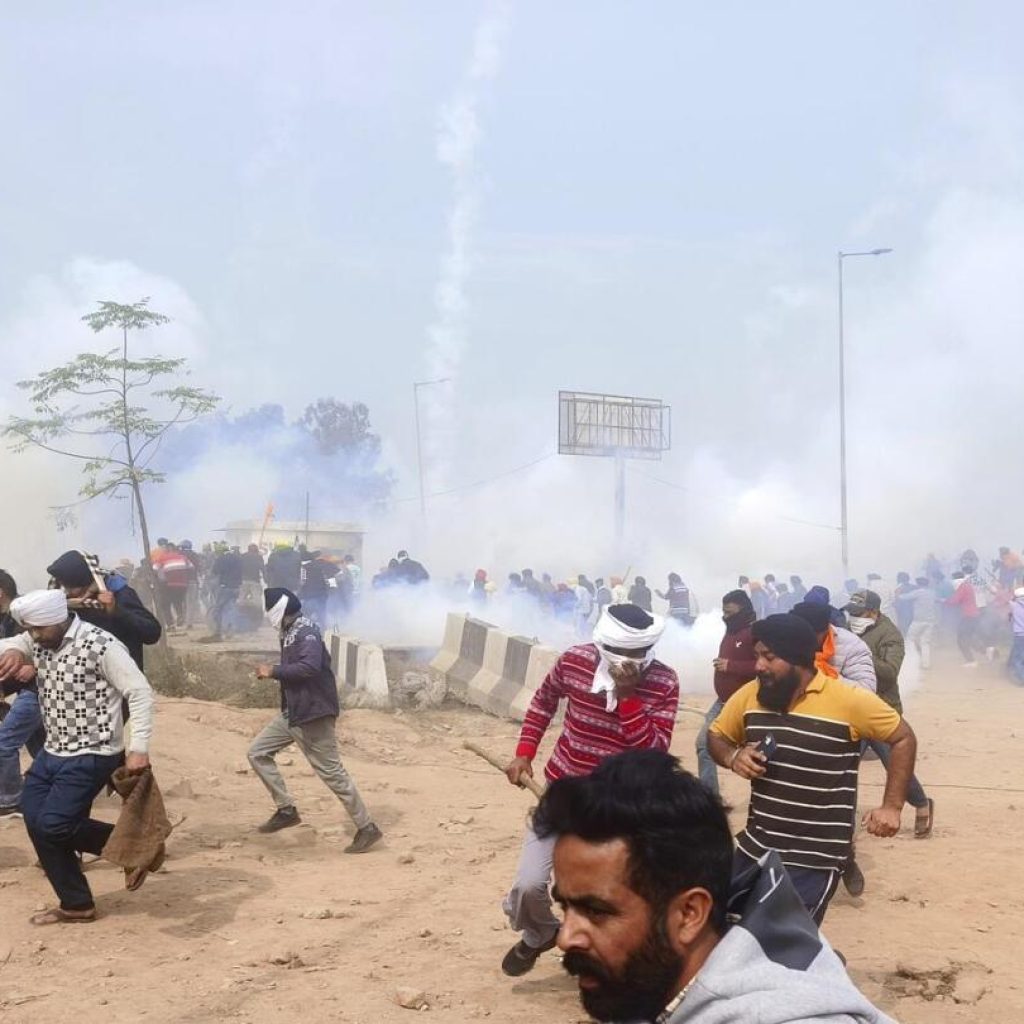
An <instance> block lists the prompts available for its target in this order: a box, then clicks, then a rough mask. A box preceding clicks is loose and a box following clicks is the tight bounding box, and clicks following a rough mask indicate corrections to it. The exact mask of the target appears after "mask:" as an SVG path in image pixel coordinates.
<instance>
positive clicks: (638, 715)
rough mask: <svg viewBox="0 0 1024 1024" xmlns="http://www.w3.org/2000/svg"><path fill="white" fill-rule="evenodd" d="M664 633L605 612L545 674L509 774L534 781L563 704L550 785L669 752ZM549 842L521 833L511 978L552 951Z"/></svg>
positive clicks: (671, 696) (670, 688)
mask: <svg viewBox="0 0 1024 1024" xmlns="http://www.w3.org/2000/svg"><path fill="white" fill-rule="evenodd" d="M664 629H665V620H664V619H663V618H662V617H661V616H655V615H651V614H650V613H648V612H645V611H644V610H643V609H642V608H638V607H637V606H636V605H631V604H613V605H609V606H608V607H607V608H605V609H604V611H602V613H601V617H600V618H599V619H598V621H597V625H596V626H595V627H594V638H593V642H592V643H589V644H581V645H579V646H578V647H572V648H570V649H569V650H568V651H566V652H565V654H563V655H562V656H561V657H560V658H559V659H558V661H556V662H555V664H554V667H553V668H552V669H551V671H550V672H549V673H548V675H547V677H546V678H545V680H544V682H543V683H541V685H540V686H539V687H538V689H537V692H536V693H535V694H534V696H533V700H531V701H530V707H529V709H528V710H527V712H526V717H525V718H524V719H523V728H522V732H521V734H520V737H519V745H518V746H517V747H516V756H515V757H514V758H513V760H512V762H511V764H509V766H508V768H507V770H506V774H507V775H508V779H509V782H511V783H513V784H514V785H517V786H518V785H521V780H522V778H523V776H529V777H530V778H532V777H533V759H534V757H535V756H536V754H537V749H538V747H539V746H540V743H541V740H542V739H543V737H544V733H545V732H546V731H547V727H548V725H549V724H550V723H551V719H552V718H553V717H554V715H555V712H556V711H557V710H558V706H559V704H560V703H561V702H562V700H565V702H566V709H565V721H564V723H563V725H562V734H561V736H559V738H558V741H557V743H556V744H555V749H554V751H553V752H552V754H551V758H550V759H549V760H548V763H547V766H546V767H545V770H544V774H545V776H546V777H547V780H548V781H549V782H554V781H555V780H556V779H560V778H562V777H564V776H583V775H589V774H590V773H591V772H592V771H594V769H595V768H597V766H598V765H599V764H600V763H601V762H602V761H603V760H604V759H605V758H607V757H610V756H611V755H613V754H619V753H621V752H622V751H625V750H645V749H653V750H668V748H669V744H670V743H671V742H672V730H673V728H674V727H675V722H676V711H677V709H678V706H679V680H678V679H677V678H676V674H675V672H674V671H673V670H672V669H671V668H669V667H668V666H667V665H663V664H662V663H661V662H660V661H656V660H655V658H654V645H655V643H656V642H657V641H658V638H659V637H660V636H661V634H662V632H663V631H664ZM553 850H554V839H553V838H548V839H541V838H539V837H538V836H537V835H536V834H535V833H534V831H533V829H532V828H531V827H529V826H528V827H527V831H526V837H525V839H524V841H523V849H522V854H521V856H520V861H519V868H518V871H517V873H516V879H515V882H514V883H513V885H512V889H511V890H510V891H509V893H508V895H507V896H506V897H505V902H504V904H503V907H504V910H505V913H506V915H507V916H508V919H509V922H510V923H511V925H512V927H513V929H514V930H515V931H518V932H521V933H522V939H521V940H520V941H519V942H517V943H516V944H515V945H514V946H513V947H512V948H511V949H510V950H509V951H508V953H506V954H505V959H504V960H503V961H502V964H501V969H502V970H503V971H504V972H505V973H506V974H508V975H510V976H512V977H518V976H519V975H522V974H525V973H526V972H527V971H529V970H531V969H532V968H533V965H534V964H535V963H536V962H537V959H538V958H539V957H540V955H541V954H542V953H543V952H544V951H545V950H548V949H551V948H553V946H554V944H555V938H556V936H557V934H558V927H559V924H558V919H557V918H556V917H555V915H554V913H553V912H552V910H551V896H550V893H549V891H548V888H549V885H550V881H551V858H552V853H553Z"/></svg>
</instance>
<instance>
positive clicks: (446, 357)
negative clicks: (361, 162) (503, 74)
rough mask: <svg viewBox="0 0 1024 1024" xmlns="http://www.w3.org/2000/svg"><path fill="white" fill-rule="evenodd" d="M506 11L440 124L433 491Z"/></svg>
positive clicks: (430, 457)
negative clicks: (444, 214) (483, 112)
mask: <svg viewBox="0 0 1024 1024" xmlns="http://www.w3.org/2000/svg"><path fill="white" fill-rule="evenodd" d="M507 25H508V6H507V5H506V4H505V3H501V2H498V3H493V4H490V5H489V6H488V8H487V9H486V11H485V13H484V15H483V18H482V19H481V21H480V24H479V25H478V26H477V29H476V33H475V36H474V39H473V50H472V53H471V55H470V59H469V63H468V64H467V66H466V71H465V74H464V76H463V79H462V82H461V83H460V84H459V87H458V89H457V91H456V92H455V95H454V96H453V97H452V98H451V99H450V100H449V101H448V102H447V103H445V104H444V105H443V106H442V108H441V111H440V116H439V119H438V130H437V141H436V147H437V148H436V155H437V159H438V161H439V162H440V163H441V164H443V165H444V166H445V167H446V168H448V170H449V172H450V173H451V178H452V205H451V211H450V213H449V217H448V238H447V245H446V249H445V252H444V255H443V257H442V260H441V269H440V275H439V278H438V282H437V287H436V289H435V292H434V322H433V323H432V324H431V326H430V328H429V329H428V331H427V338H428V343H427V359H426V366H427V374H428V377H429V378H430V379H431V380H438V379H444V378H447V383H446V384H443V385H439V386H437V387H433V388H428V389H426V390H424V392H423V401H424V411H425V413H426V426H427V430H426V444H425V448H426V455H427V466H428V468H429V471H430V472H429V480H430V484H431V486H432V487H439V486H443V485H444V484H445V483H446V480H447V476H448V472H449V468H450V463H451V459H452V449H453V443H454V438H455V413H454V410H453V400H454V394H455V388H456V385H457V382H458V375H459V368H460V364H461V362H462V355H463V352H464V351H465V347H466V341H467V335H468V326H469V325H468V320H469V302H468V298H467V294H466V287H467V283H468V281H469V275H470V272H471V270H472V265H473V234H474V230H475V227H476V220H477V213H478V206H479V196H478V188H477V172H476V158H477V149H478V146H479V142H480V125H479V107H480V102H481V98H482V93H483V88H484V86H485V85H486V84H487V82H489V81H491V80H492V79H493V78H494V77H495V75H496V74H497V73H498V68H499V65H500V58H501V42H502V39H503V37H504V34H505V30H506V28H507Z"/></svg>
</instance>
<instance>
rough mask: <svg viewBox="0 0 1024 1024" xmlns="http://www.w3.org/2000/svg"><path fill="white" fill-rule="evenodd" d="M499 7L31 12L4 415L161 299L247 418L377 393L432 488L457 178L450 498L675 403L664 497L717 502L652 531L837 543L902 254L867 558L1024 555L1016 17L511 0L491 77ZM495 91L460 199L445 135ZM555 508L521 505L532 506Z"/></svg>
mask: <svg viewBox="0 0 1024 1024" xmlns="http://www.w3.org/2000/svg"><path fill="white" fill-rule="evenodd" d="M494 12H495V7H494V6H493V5H487V4H484V3H479V2H455V0H445V2H443V3H442V2H437V3H422V2H407V3H372V4H371V3H362V4H357V3H342V2H337V3H313V2H307V3H299V4H282V3H269V2H259V0H245V2H237V3H228V2H223V3H216V2H202V3H189V2H184V0H178V2H176V3H173V4H172V3H157V2H149V3H113V2H111V3H102V2H94V3H90V4H86V5H83V4H80V3H74V2H64V3H61V2H51V3H47V4H28V5H20V6H19V7H18V9H17V10H15V9H14V8H11V9H10V10H9V11H8V12H7V13H6V16H5V19H4V30H3V32H2V33H0V118H2V123H3V125H4V143H5V144H4V147H3V150H4V159H3V166H2V172H0V174H2V178H0V180H2V182H3V188H2V190H0V204H2V210H0V214H2V215H0V346H2V347H3V350H4V357H3V358H4V364H5V369H6V370H7V371H8V373H5V383H4V384H3V385H2V386H0V409H6V410H9V409H10V408H12V407H14V403H16V401H17V397H16V395H15V393H14V389H13V388H12V387H11V386H10V381H11V379H13V378H14V377H17V376H22V375H25V374H28V373H31V372H33V371H35V370H37V369H40V368H42V365H43V364H44V363H45V362H51V361H53V360H55V359H57V358H62V357H65V356H67V355H69V354H72V353H74V352H76V351H78V350H79V349H80V348H81V347H82V341H83V337H84V336H83V335H81V334H80V333H78V332H77V331H76V329H75V318H76V317H77V316H78V315H80V314H81V313H82V312H85V311H86V310H87V309H88V307H89V305H90V304H91V303H92V302H94V301H96V300H99V299H106V298H112V299H119V300H123V301H131V300H134V299H135V298H138V297H140V295H143V294H152V296H153V304H154V306H155V307H157V308H159V309H162V310H164V311H166V312H168V313H171V314H172V315H173V316H175V318H176V321H177V322H176V324H175V326H174V327H173V328H168V329H167V330H166V332H165V333H164V334H163V335H161V338H160V341H159V348H160V349H161V350H162V351H168V350H176V351H183V352H186V353H188V354H190V355H191V356H192V357H193V361H194V366H195V375H196V377H197V379H199V380H200V381H201V382H202V383H205V384H209V385H210V386H211V387H213V388H214V389H215V390H217V391H219V392H220V393H221V394H222V395H224V396H225V399H226V400H227V401H228V402H229V403H230V405H231V406H233V407H234V408H235V409H237V410H239V411H240V410H243V409H245V408H248V407H250V406H253V405H258V404H261V403H263V402H268V401H278V402H282V403H284V404H285V405H286V406H287V407H289V409H290V410H292V411H294V412H296V413H297V412H298V411H299V410H300V409H301V407H302V406H304V405H305V404H306V402H308V401H310V400H312V399H313V398H315V397H317V396H319V395H322V394H327V393H330V394H334V395H336V396H338V397H340V398H343V399H361V400H364V401H366V402H367V403H368V404H369V406H370V409H371V413H372V416H373V419H374V422H375V424H376V426H377V427H378V429H379V430H380V431H381V433H382V434H383V435H384V437H385V440H386V443H387V446H388V452H389V457H390V458H391V459H392V460H393V461H394V463H395V465H396V468H397V469H398V471H399V473H400V475H401V482H400V486H399V490H400V492H401V494H402V495H412V494H415V490H416V483H415V476H414V472H413V470H414V465H415V440H414V430H413V413H412V396H411V385H412V381H414V380H417V379H422V378H423V377H424V376H425V375H427V374H428V373H429V372H430V368H431V362H430V355H429V345H428V333H427V332H428V329H429V328H430V326H431V324H432V323H434V322H435V321H436V318H437V313H436V310H435V303H434V290H435V286H436V284H437V282H438V280H439V277H440V275H441V265H442V260H443V258H444V256H445V253H446V251H448V249H449V246H450V235H449V217H450V215H451V213H452V211H453V208H454V207H455V204H456V202H457V200H458V196H459V188H460V187H461V188H462V189H463V193H462V194H463V198H465V196H466V195H467V194H468V195H470V196H471V198H472V200H473V203H474V205H473V206H472V210H473V214H474V215H473V217H472V219H471V222H470V223H469V224H468V225H467V226H466V227H467V230H466V233H465V236H464V238H463V241H464V242H465V244H466V245H467V249H466V252H467V253H468V255H469V257H470V260H469V262H468V263H467V264H466V265H465V267H464V268H463V270H462V277H461V278H460V281H461V283H462V284H463V285H464V292H463V297H464V300H465V308H464V310H463V311H462V312H460V314H459V316H460V323H461V325H462V326H463V327H464V329H465V332H466V346H465V350H464V353H463V354H462V356H461V358H460V359H458V360H457V364H458V365H457V374H456V384H455V389H454V397H453V402H454V405H453V407H452V413H451V416H452V423H454V424H455V427H456V430H455V440H454V442H452V444H453V447H452V449H451V451H450V452H449V453H448V454H449V456H450V465H449V466H448V467H447V470H446V480H447V482H448V483H450V484H456V485H457V484H458V483H459V482H460V481H467V480H476V479H479V478H481V477H484V476H487V475H488V474H492V473H493V474H497V473H500V472H503V471H505V470H507V469H509V468H512V467H515V466H517V465H520V464H522V463H525V462H528V461H530V460H532V459H534V458H537V457H539V456H540V455H542V454H544V452H545V451H548V450H550V449H551V448H553V445H554V439H555V415H556V406H555V392H556V391H557V389H558V388H559V387H575V388H580V389H590V390H607V391H614V392H620V393H634V394H640V395H651V396H653V397H658V398H662V399H664V400H665V401H667V402H669V403H670V404H671V405H672V406H673V415H674V451H673V453H672V455H671V456H670V457H669V458H668V459H667V460H666V461H665V462H664V463H662V464H661V465H660V466H658V467H656V468H652V467H646V469H645V471H648V470H649V471H651V472H653V473H654V474H655V475H657V476H659V477H660V478H662V479H667V480H669V481H670V482H674V483H676V484H677V485H681V486H686V487H688V488H690V490H689V491H686V492H683V491H673V490H670V489H668V488H666V487H664V485H657V484H654V483H653V482H652V481H649V480H648V481H646V482H643V478H637V479H636V486H637V490H636V491H635V494H636V501H637V502H638V504H642V505H643V507H654V506H661V507H662V509H663V511H665V513H666V518H662V519H654V518H652V519H651V520H650V522H649V528H651V529H654V528H655V525H656V524H657V528H658V529H665V528H668V526H669V525H670V524H672V523H673V522H676V523H677V524H678V526H679V529H680V531H681V533H682V534H684V535H686V543H687V544H699V543H702V541H703V538H701V537H699V536H695V531H696V530H697V525H696V524H699V523H703V524H704V528H707V529H709V530H711V529H713V527H714V524H715V522H716V521H718V520H720V517H721V515H722V514H723V513H725V512H729V511H731V510H732V509H733V506H735V505H737V504H742V503H743V502H744V501H748V502H749V500H751V499H750V494H753V495H754V504H755V506H757V503H758V502H759V501H761V500H762V499H763V500H764V501H765V502H766V504H764V505H763V506H761V511H758V508H757V507H755V508H753V510H751V509H749V508H748V509H747V512H748V513H750V514H751V515H752V516H753V518H752V519H744V520H743V523H745V524H746V525H745V526H744V529H745V530H748V529H749V528H750V524H751V523H754V524H760V525H761V526H764V527H765V528H767V524H768V523H769V521H774V520H773V519H772V517H773V516H775V515H776V514H786V515H791V516H794V517H802V518H808V519H811V520H815V521H821V520H822V519H824V520H825V521H826V522H835V521H836V520H837V517H838V512H837V507H838V499H837V487H836V468H835V450H836V446H837V440H836V415H837V414H836V403H835V374H836V362H835V252H836V250H837V248H839V247H840V246H843V247H849V248H862V247H869V248H870V247H874V246H891V247H893V248H894V249H895V252H894V253H893V254H892V255H890V256H886V257H883V258H879V259H874V260H858V261H851V262H850V263H849V264H848V266H847V275H848V276H847V282H848V291H847V315H848V321H847V323H848V341H849V344H850V409H851V443H852V447H853V450H852V452H851V473H852V475H851V488H852V490H851V502H852V506H851V508H852V510H853V512H854V513H855V519H856V524H857V525H855V535H856V540H857V543H858V544H860V545H861V547H862V548H864V547H868V546H870V545H872V544H877V545H878V550H879V552H880V554H881V555H882V556H883V557H889V553H888V552H889V549H888V548H886V547H885V545H886V544H891V543H892V541H893V536H896V538H897V539H898V540H899V542H900V543H904V544H911V543H912V544H914V545H915V546H930V545H931V543H934V544H935V545H938V546H942V545H950V546H952V545H954V544H957V543H959V542H960V538H961V537H963V538H964V540H963V543H972V542H973V543H977V544H979V545H980V544H983V543H995V542H997V541H1001V540H1003V536H1004V534H1005V533H1006V532H1007V531H1009V530H1010V529H1011V528H1012V526H1013V525H1016V526H1017V536H1016V537H1014V536H1013V535H1012V534H1010V535H1009V536H1008V537H1007V538H1006V540H1005V541H1004V542H1009V543H1013V542H1015V541H1016V542H1017V543H1018V544H1019V543H1020V542H1022V541H1024V524H1021V523H1020V520H1019V516H1018V515H1017V513H1016V510H1015V508H1014V505H1013V502H1014V500H1016V502H1017V507H1019V504H1020V500H1021V499H1022V498H1024V485H1022V483H1021V480H1020V474H1019V473H1017V474H1016V476H1015V478H1013V479H1002V478H997V477H998V474H999V473H1000V472H1001V471H1005V470H1006V469H1009V468H1011V467H1013V466H1014V465H1015V462H1016V459H1015V458H1014V457H1013V456H1012V455H1011V453H1010V452H1008V451H1007V450H1006V448H1005V445H1006V443H1007V442H1009V441H1012V440H1015V434H1016V433H1019V426H1020V421H1021V419H1020V416H1021V414H1020V411H1019V409H1018V408H1017V397H1016V396H1017V393H1018V392H1019V386H1018V385H1017V384H1016V383H1013V378H1011V376H1010V374H1012V375H1014V376H1016V375H1019V372H1020V358H1019V354H1020V349H1021V340H1020V339H1021V328H1022V325H1024V293H1022V290H1021V288H1020V286H1019V279H1020V268H1021V266H1022V265H1024V261H1022V257H1024V193H1022V190H1021V185H1022V170H1024V136H1022V106H1021V102H1022V101H1021V97H1024V63H1022V61H1021V60H1020V39H1021V38H1024V6H1022V5H1020V4H1018V3H1010V2H1005V3H994V2H993V3H985V2H978V3H971V4H967V3H962V2H950V3H940V2H932V0H929V2H925V0H921V2H914V3H910V2H903V3H901V2H893V0H886V2H862V3H859V4H839V3H816V2H810V0H807V2H801V3H795V2H794V3H781V2H776V3H771V4H764V3H754V2H748V3H729V2H721V3H717V4H697V3H683V2H669V0H665V2H660V3H654V2H651V3H626V2H624V0H622V2H618V3H609V2H595V0H586V2H584V0H577V2H559V3H551V2H539V0H538V2H521V3H511V4H508V5H507V7H506V12H507V13H506V22H507V24H506V25H505V30H504V32H503V33H501V34H500V37H499V38H498V40H497V42H496V47H497V51H498V52H497V53H496V54H494V55H492V56H495V57H499V58H500V60H496V61H495V66H494V68H493V69H492V70H493V74H492V75H489V76H485V77H483V78H482V79H480V80H476V81H473V82H470V83H469V85H468V86H467V81H468V79H467V75H468V74H469V70H468V69H469V68H470V64H471V61H472V55H473V47H474V33H476V32H477V30H478V27H479V26H480V24H481V22H484V23H486V22H487V19H489V18H491V19H493V18H494V17H495V14H494ZM467 88H468V89H470V94H471V97H472V99H473V102H474V103H475V108H474V109H475V114H476V121H475V129H476V133H475V134H474V135H472V138H471V140H470V141H471V144H472V147H473V148H472V161H471V165H470V166H469V167H468V170H467V173H466V177H465V178H464V179H463V181H462V183H461V186H460V185H459V183H458V182H455V181H453V174H452V170H451V168H450V167H449V166H446V165H445V164H443V163H442V162H440V161H439V160H438V158H437V154H436V148H437V142H438V136H439V124H440V118H441V112H442V111H443V110H444V109H445V105H446V104H450V103H451V101H452V100H453V98H457V97H459V96H460V95H462V96H463V97H465V95H466V90H467ZM0 465H3V466H5V467H8V466H10V459H9V456H7V455H3V456H0ZM641 468H644V467H641ZM566 472H567V473H569V474H574V476H573V477H572V483H571V484H570V486H571V487H572V488H574V489H575V491H574V493H575V494H576V495H577V496H578V498H579V499H580V501H579V504H580V505H584V506H585V508H584V509H583V511H582V513H581V511H580V509H579V507H578V506H577V507H576V508H575V510H574V508H573V505H572V502H569V504H568V505H567V506H566V508H567V514H569V515H577V516H579V515H581V514H582V515H583V516H584V517H585V516H586V515H588V514H589V513H590V511H591V510H592V509H593V503H594V502H595V501H596V502H597V503H598V504H601V503H603V502H605V501H606V500H607V498H606V491H607V490H608V486H607V485H609V481H610V471H609V472H608V473H605V467H597V466H589V465H588V466H587V467H585V468H579V467H574V468H572V469H571V470H566ZM531 480H533V484H532V485H531V482H530V481H531ZM50 483H51V484H52V481H51V482H50ZM66 483H73V481H71V480H69V479H68V478H65V479H64V480H63V481H61V483H60V486H63V485H64V484H66ZM775 483H777V484H778V486H779V488H781V489H780V490H779V491H777V492H773V493H772V495H771V496H770V497H766V496H765V495H766V491H765V488H766V487H767V488H769V489H771V487H772V486H774V484H775ZM534 485H535V486H536V488H538V490H537V491H536V492H533V491H531V486H534ZM557 487H558V484H557V482H556V481H555V480H554V478H552V477H551V476H550V475H547V476H542V477H529V476H527V477H524V478H522V481H521V489H520V490H519V493H520V494H523V493H525V494H526V495H527V496H528V497H531V496H535V497H536V498H537V499H538V500H537V502H536V508H537V509H538V510H540V509H542V508H543V500H544V495H548V496H550V494H551V493H552V492H551V488H555V489H557ZM745 488H752V489H753V490H752V491H750V492H749V493H747V492H746V491H745V490H744V489H745ZM68 490H69V494H68V497H70V496H71V494H73V491H74V487H73V486H70V487H69V488H68ZM745 494H746V497H744V495H745ZM51 499H52V494H50V492H49V490H48V491H47V494H46V496H45V497H44V496H43V495H42V493H40V496H39V499H38V504H39V505H45V504H47V503H48V502H49V501H50V500H51ZM33 500H34V498H33V497H32V496H30V497H28V498H27V499H26V501H27V504H28V505H29V506H30V507H31V506H32V504H33ZM261 500H262V498H261V496H260V495H259V494H258V493H253V494H252V495H251V501H250V502H249V504H251V505H252V506H253V507H252V508H250V507H249V506H248V505H246V507H244V508H238V509H237V511H236V512H235V513H234V514H235V515H251V514H254V512H256V511H258V509H259V508H260V507H261V504H260V503H261ZM702 503H703V504H702ZM726 505H728V508H727V507H725V506H726ZM765 510H767V511H765ZM937 513H941V514H937ZM218 514H219V513H218ZM637 514H638V516H639V515H641V512H640V510H639V508H638V511H637ZM600 516H601V522H602V523H604V522H605V518H604V511H603V510H602V511H601V513H600ZM673 516H674V517H675V518H673ZM922 516H927V517H928V522H927V525H928V528H929V531H931V532H932V533H934V537H935V539H934V541H933V542H930V541H924V540H922V539H921V533H922V531H921V529H919V524H920V522H921V517H922ZM702 517H703V518H702ZM202 525H205V522H204V523H203V524H202ZM894 531H895V534H894ZM1000 531H1002V532H1000ZM968 534H969V536H968ZM785 542H786V543H787V544H789V543H794V541H793V539H792V537H791V536H790V535H789V534H787V535H786V541H785ZM680 543H682V542H680ZM800 543H801V544H803V543H804V542H803V541H801V542H800ZM822 544H825V545H828V546H829V547H828V550H829V551H832V550H834V547H835V545H834V540H833V538H832V537H831V536H825V537H822V535H821V532H820V531H819V532H817V533H815V532H813V531H812V532H811V533H810V534H808V535H807V540H806V550H807V551H808V552H811V551H816V550H817V547H816V546H819V545H822ZM915 550H916V548H915Z"/></svg>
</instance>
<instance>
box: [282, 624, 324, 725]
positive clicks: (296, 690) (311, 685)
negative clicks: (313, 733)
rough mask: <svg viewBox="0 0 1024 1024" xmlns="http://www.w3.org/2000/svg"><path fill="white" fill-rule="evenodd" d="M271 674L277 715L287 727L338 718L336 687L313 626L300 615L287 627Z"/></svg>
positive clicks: (319, 636)
mask: <svg viewBox="0 0 1024 1024" xmlns="http://www.w3.org/2000/svg"><path fill="white" fill-rule="evenodd" d="M271 674H272V675H273V677H274V678H275V679H276V680H277V681H278V682H279V683H280V684H281V713H282V714H283V715H284V716H285V717H286V718H287V719H288V724H289V725H304V724H305V723H306V722H312V721H314V720H315V719H317V718H326V717H328V716H329V717H331V718H337V717H338V714H339V713H340V710H341V709H340V707H339V705H338V684H337V682H336V681H335V679H334V670H333V669H332V668H331V656H330V654H329V653H328V651H327V648H326V646H324V641H323V637H322V636H321V634H320V629H319V627H318V626H317V625H316V623H315V622H312V621H310V620H309V619H307V618H306V617H305V616H303V615H300V616H299V617H298V618H297V619H296V620H295V621H294V622H293V623H292V624H291V625H290V626H289V627H288V629H287V630H286V631H285V633H284V635H283V636H282V637H281V663H280V664H279V665H275V666H274V668H273V671H272V673H271Z"/></svg>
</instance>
